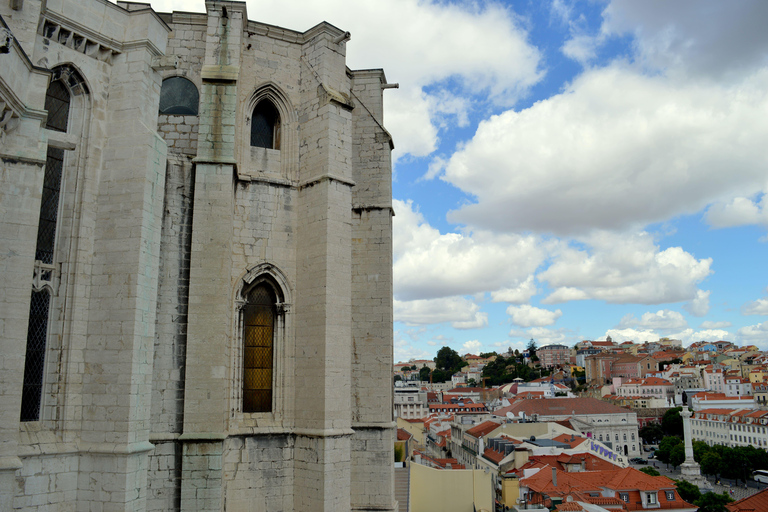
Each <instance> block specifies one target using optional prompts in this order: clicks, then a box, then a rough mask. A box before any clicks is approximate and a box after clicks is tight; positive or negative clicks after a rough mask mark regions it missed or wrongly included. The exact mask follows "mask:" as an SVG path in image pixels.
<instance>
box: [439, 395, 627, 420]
mask: <svg viewBox="0 0 768 512" xmlns="http://www.w3.org/2000/svg"><path fill="white" fill-rule="evenodd" d="M430 407H431V406H430ZM508 412H512V413H515V415H519V414H520V413H521V412H524V413H525V414H526V416H530V415H531V414H539V415H540V416H563V415H566V414H567V415H569V416H571V415H584V414H615V413H619V414H626V413H628V412H631V411H630V410H629V409H626V408H624V407H618V406H616V405H613V404H610V403H608V402H604V401H602V400H598V399H596V398H587V397H580V398H541V399H539V400H517V401H515V402H513V403H512V405H510V406H508V407H503V408H501V409H498V410H496V411H494V412H493V415H494V416H502V417H505V416H506V414H507V413H508Z"/></svg>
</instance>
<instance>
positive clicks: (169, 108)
mask: <svg viewBox="0 0 768 512" xmlns="http://www.w3.org/2000/svg"><path fill="white" fill-rule="evenodd" d="M199 102H200V95H199V94H198V92H197V87H195V84H193V83H192V82H190V81H189V80H187V79H186V78H182V77H180V76H174V77H171V78H166V79H165V80H163V88H162V89H160V113H161V114H166V115H176V116H196V115H197V106H198V103H199Z"/></svg>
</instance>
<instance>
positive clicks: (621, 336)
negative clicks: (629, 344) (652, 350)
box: [605, 328, 660, 343]
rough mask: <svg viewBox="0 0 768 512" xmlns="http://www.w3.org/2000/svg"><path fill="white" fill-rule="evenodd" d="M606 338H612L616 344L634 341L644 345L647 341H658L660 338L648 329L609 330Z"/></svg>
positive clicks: (606, 332)
mask: <svg viewBox="0 0 768 512" xmlns="http://www.w3.org/2000/svg"><path fill="white" fill-rule="evenodd" d="M605 335H606V336H610V337H611V339H612V340H613V341H614V342H616V343H623V342H625V341H634V342H635V343H644V342H646V341H658V339H659V338H660V336H659V335H658V334H657V333H656V332H654V331H651V330H647V329H632V328H624V329H608V330H607V331H605Z"/></svg>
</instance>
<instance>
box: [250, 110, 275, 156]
mask: <svg viewBox="0 0 768 512" xmlns="http://www.w3.org/2000/svg"><path fill="white" fill-rule="evenodd" d="M251 146H255V147H258V148H267V149H280V114H279V113H278V111H277V109H276V108H275V106H274V105H273V104H272V102H271V101H269V100H268V99H263V100H261V101H260V102H259V103H258V104H257V105H256V108H254V109H253V116H252V117H251Z"/></svg>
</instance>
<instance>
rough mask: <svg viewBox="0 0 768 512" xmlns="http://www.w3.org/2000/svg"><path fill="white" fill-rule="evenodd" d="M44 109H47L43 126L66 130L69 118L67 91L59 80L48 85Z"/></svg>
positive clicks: (61, 130)
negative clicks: (46, 118)
mask: <svg viewBox="0 0 768 512" xmlns="http://www.w3.org/2000/svg"><path fill="white" fill-rule="evenodd" d="M45 110H47V111H48V120H47V121H46V123H45V127H46V128H49V129H51V130H56V131H58V132H66V131H67V121H68V119H69V91H67V88H66V87H64V84H63V83H61V81H60V80H55V81H53V82H51V85H50V86H48V91H47V92H46V93H45Z"/></svg>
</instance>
